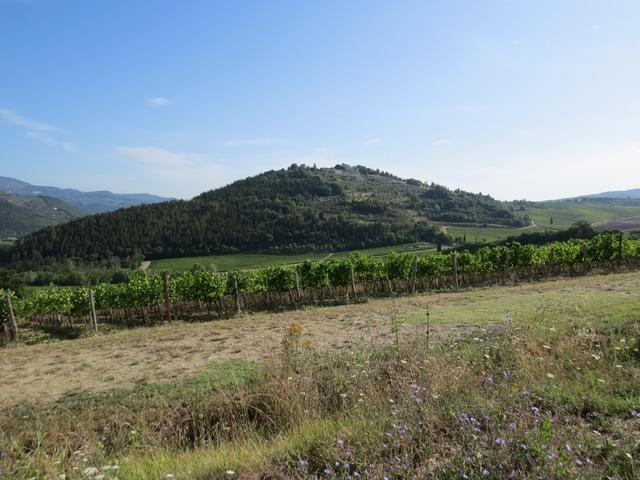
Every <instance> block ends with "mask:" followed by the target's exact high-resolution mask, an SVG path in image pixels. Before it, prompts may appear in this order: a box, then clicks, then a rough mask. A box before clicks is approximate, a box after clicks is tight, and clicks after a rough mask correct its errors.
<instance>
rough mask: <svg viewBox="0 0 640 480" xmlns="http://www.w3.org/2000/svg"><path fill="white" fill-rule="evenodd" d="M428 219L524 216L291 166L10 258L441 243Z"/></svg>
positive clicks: (340, 171)
mask: <svg viewBox="0 0 640 480" xmlns="http://www.w3.org/2000/svg"><path fill="white" fill-rule="evenodd" d="M432 221H440V222H473V223H480V224H485V223H486V224H500V225H523V224H528V219H526V218H524V217H521V216H519V215H518V214H516V213H515V212H513V211H512V210H511V209H510V208H509V207H508V206H506V205H505V204H503V203H501V202H498V201H496V200H493V199H492V198H491V197H489V196H486V195H480V194H471V193H467V192H463V191H459V190H455V191H452V190H449V189H447V188H445V187H442V186H439V185H434V184H430V185H427V184H423V183H421V182H419V181H417V180H403V179H400V178H398V177H395V176H393V175H390V174H387V173H384V172H378V171H374V170H371V169H368V168H366V167H349V166H346V165H341V166H336V168H330V169H317V168H315V167H313V168H312V167H305V166H296V165H292V166H291V167H289V168H288V169H286V170H284V169H283V170H278V171H269V172H266V173H263V174H260V175H257V176H255V177H250V178H247V179H244V180H240V181H238V182H235V183H233V184H231V185H228V186H226V187H223V188H220V189H217V190H212V191H209V192H206V193H203V194H201V195H199V196H198V197H195V198H193V199H192V200H188V201H170V202H164V203H159V204H153V205H140V206H136V207H131V208H127V209H122V210H118V211H116V212H111V213H103V214H98V215H93V216H89V217H84V218H81V219H78V220H75V221H72V222H70V223H67V224H64V225H59V226H56V227H51V228H45V229H43V230H40V231H38V232H35V233H33V234H31V235H28V236H26V237H24V238H23V239H21V240H20V241H19V242H17V244H16V246H15V247H14V249H13V250H12V252H11V260H12V261H23V262H34V263H40V262H42V261H56V260H63V259H66V258H70V257H79V258H83V259H85V260H99V259H106V258H110V257H112V256H117V257H119V258H121V259H123V258H131V257H133V256H140V255H144V256H147V257H149V258H160V257H173V256H190V255H206V254H214V253H215V254H219V253H231V252H242V251H263V252H273V253H277V252H285V251H289V252H290V251H312V250H313V251H321V250H322V251H327V250H341V249H356V248H362V247H370V246H381V245H391V244H395V243H403V242H410V241H415V240H424V241H436V240H441V241H446V240H447V238H446V235H445V234H444V233H443V232H442V231H441V229H440V227H438V226H437V225H433V224H432Z"/></svg>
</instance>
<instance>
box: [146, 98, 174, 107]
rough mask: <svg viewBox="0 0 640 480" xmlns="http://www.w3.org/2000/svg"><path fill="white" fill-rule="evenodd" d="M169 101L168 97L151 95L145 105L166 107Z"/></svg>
mask: <svg viewBox="0 0 640 480" xmlns="http://www.w3.org/2000/svg"><path fill="white" fill-rule="evenodd" d="M170 103H171V102H170V101H169V99H168V98H164V97H153V98H150V99H149V100H148V101H147V105H149V106H150V107H156V108H162V107H166V106H168V105H169V104H170Z"/></svg>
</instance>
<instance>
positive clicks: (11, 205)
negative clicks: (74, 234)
mask: <svg viewBox="0 0 640 480" xmlns="http://www.w3.org/2000/svg"><path fill="white" fill-rule="evenodd" d="M83 215H86V214H85V212H83V211H82V210H80V209H78V208H76V207H74V206H73V205H69V204H68V203H66V202H64V201H62V200H60V199H57V198H52V197H44V196H40V197H39V196H33V195H32V196H23V195H13V194H10V193H3V192H0V239H12V238H17V237H20V236H22V235H26V234H27V233H30V232H33V231H35V230H38V229H40V228H43V227H48V226H51V225H57V224H59V223H64V222H68V221H69V220H73V219H74V218H78V217H81V216H83Z"/></svg>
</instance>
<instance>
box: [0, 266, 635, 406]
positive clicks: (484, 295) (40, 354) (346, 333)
mask: <svg viewBox="0 0 640 480" xmlns="http://www.w3.org/2000/svg"><path fill="white" fill-rule="evenodd" d="M593 299H598V301H599V304H600V305H601V307H600V308H603V309H604V308H605V307H607V306H608V305H610V306H611V308H615V306H616V305H619V304H621V302H622V303H625V302H626V303H628V301H629V300H631V301H637V303H638V310H639V311H640V274H638V273H625V274H616V275H596V276H589V277H581V278H567V279H558V280H552V281H548V282H544V283H529V284H523V285H519V286H513V287H493V288H478V289H471V290H467V291H462V292H457V293H453V292H452V293H435V294H427V295H420V296H415V297H401V298H397V299H379V300H371V301H369V302H368V303H360V304H355V305H343V306H335V307H322V308H310V309H303V310H297V311H288V312H281V313H260V314H254V315H241V316H237V317H234V318H231V319H227V320H217V321H210V322H201V323H182V322H176V323H174V324H168V325H161V326H156V327H145V328H137V329H134V330H126V331H116V332H113V333H108V334H100V335H98V336H96V337H86V338H81V339H77V340H65V341H59V342H55V343H49V344H42V345H29V346H24V345H22V346H17V347H10V348H4V349H1V350H0V407H7V406H15V405H17V404H20V403H23V402H36V403H40V404H42V403H47V402H51V401H55V400H56V399H58V398H60V397H61V396H63V395H65V394H69V393H78V392H98V391H105V390H109V389H123V388H131V387H133V386H135V385H137V384H141V383H162V382H172V381H176V380H180V379H184V378H187V377H189V376H191V375H194V374H196V373H198V372H199V371H202V370H203V369H205V368H207V366H209V365H211V364H216V363H221V362H226V361H228V360H233V359H246V360H250V361H264V360H267V359H269V358H270V357H271V356H273V354H274V352H275V351H278V350H279V349H280V343H281V339H282V337H283V332H284V330H285V328H286V327H287V326H288V325H290V324H291V323H292V322H298V323H300V324H301V325H302V327H303V332H304V333H303V337H304V338H306V339H308V340H310V341H311V342H313V344H314V345H315V346H316V347H317V348H318V349H320V350H346V349H350V348H354V347H362V346H363V345H367V344H371V345H372V346H374V345H382V344H389V343H390V342H392V341H393V340H394V334H393V329H394V325H395V324H399V325H400V328H399V332H400V336H401V337H402V338H403V339H411V338H414V337H416V336H418V335H426V322H425V319H426V311H427V308H428V309H429V311H430V319H431V326H430V330H431V331H430V335H431V338H433V339H434V341H436V340H438V339H445V338H447V337H449V336H452V335H453V336H458V335H460V334H463V333H468V332H469V331H470V330H473V329H474V328H478V327H480V328H487V329H489V328H500V326H501V324H503V323H504V318H505V313H506V312H508V313H509V316H511V317H512V318H513V319H514V320H526V319H527V318H529V317H531V316H532V315H535V314H536V312H539V311H541V310H544V309H545V308H547V307H546V306H551V307H553V308H563V305H565V306H566V308H571V309H575V308H579V306H580V305H581V304H583V303H585V302H587V301H589V300H593Z"/></svg>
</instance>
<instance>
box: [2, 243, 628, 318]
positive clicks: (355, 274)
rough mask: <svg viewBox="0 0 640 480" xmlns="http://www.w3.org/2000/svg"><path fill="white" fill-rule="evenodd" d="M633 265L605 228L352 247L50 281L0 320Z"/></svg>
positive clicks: (179, 309) (351, 296) (154, 312)
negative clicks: (80, 282)
mask: <svg viewBox="0 0 640 480" xmlns="http://www.w3.org/2000/svg"><path fill="white" fill-rule="evenodd" d="M638 265H640V241H639V240H629V239H623V238H622V236H620V235H618V234H610V233H608V234H602V235H598V236H596V237H594V238H592V239H591V240H588V241H587V240H571V241H567V242H558V243H552V244H548V245H543V246H534V245H521V244H519V243H516V242H514V243H512V244H510V245H509V246H494V247H485V248H482V249H480V250H478V251H477V252H474V253H471V252H468V251H462V252H447V253H443V252H440V253H430V254H424V255H419V254H412V253H395V252H390V253H389V256H388V257H385V258H374V257H367V256H364V255H361V254H358V253H353V254H350V255H349V256H347V257H344V258H340V259H329V260H307V261H305V262H303V263H301V264H299V265H295V266H271V267H267V268H264V269H260V270H254V271H242V272H228V273H213V272H209V271H205V270H193V271H189V272H183V273H180V274H175V275H171V276H169V275H167V274H166V273H165V274H163V275H160V274H147V273H140V274H135V275H132V276H131V277H130V278H129V280H128V281H127V282H126V283H121V284H101V285H96V286H93V287H77V288H54V287H52V288H50V289H47V290H42V291H39V292H36V293H35V294H33V295H32V296H30V297H28V298H25V299H20V298H17V297H16V296H15V295H14V294H13V292H9V291H0V293H1V294H2V297H3V298H5V299H6V300H7V301H6V302H2V304H1V306H0V320H1V321H2V323H3V326H4V325H9V328H8V330H10V329H11V325H10V324H11V322H10V321H9V319H10V314H9V309H8V305H9V304H11V305H12V307H13V312H14V317H15V318H16V319H17V320H16V322H15V323H17V324H18V325H24V326H26V325H28V326H30V327H34V328H58V327H73V326H82V325H83V324H87V325H88V326H89V328H92V329H94V330H95V329H97V326H98V324H99V323H105V324H107V323H108V324H120V325H139V324H152V323H154V322H159V321H166V320H171V319H173V318H178V319H197V318H203V319H208V318H223V317H228V316H231V315H233V314H235V313H237V312H240V311H248V312H252V311H259V310H268V309H277V308H294V307H300V306H305V305H318V304H328V303H344V302H356V301H360V300H363V299H365V298H367V297H378V296H393V295H400V294H411V293H415V292H425V291H430V290H447V289H458V288H464V287H470V286H481V285H490V284H496V283H507V282H514V281H522V280H535V279H540V278H545V277H551V276H558V275H581V274H585V273H588V272H590V271H593V270H602V269H604V270H608V271H611V270H614V269H620V268H635V267H637V266H638ZM9 299H10V300H11V301H8V300H9ZM15 323H14V324H15ZM5 328H6V327H5Z"/></svg>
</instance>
